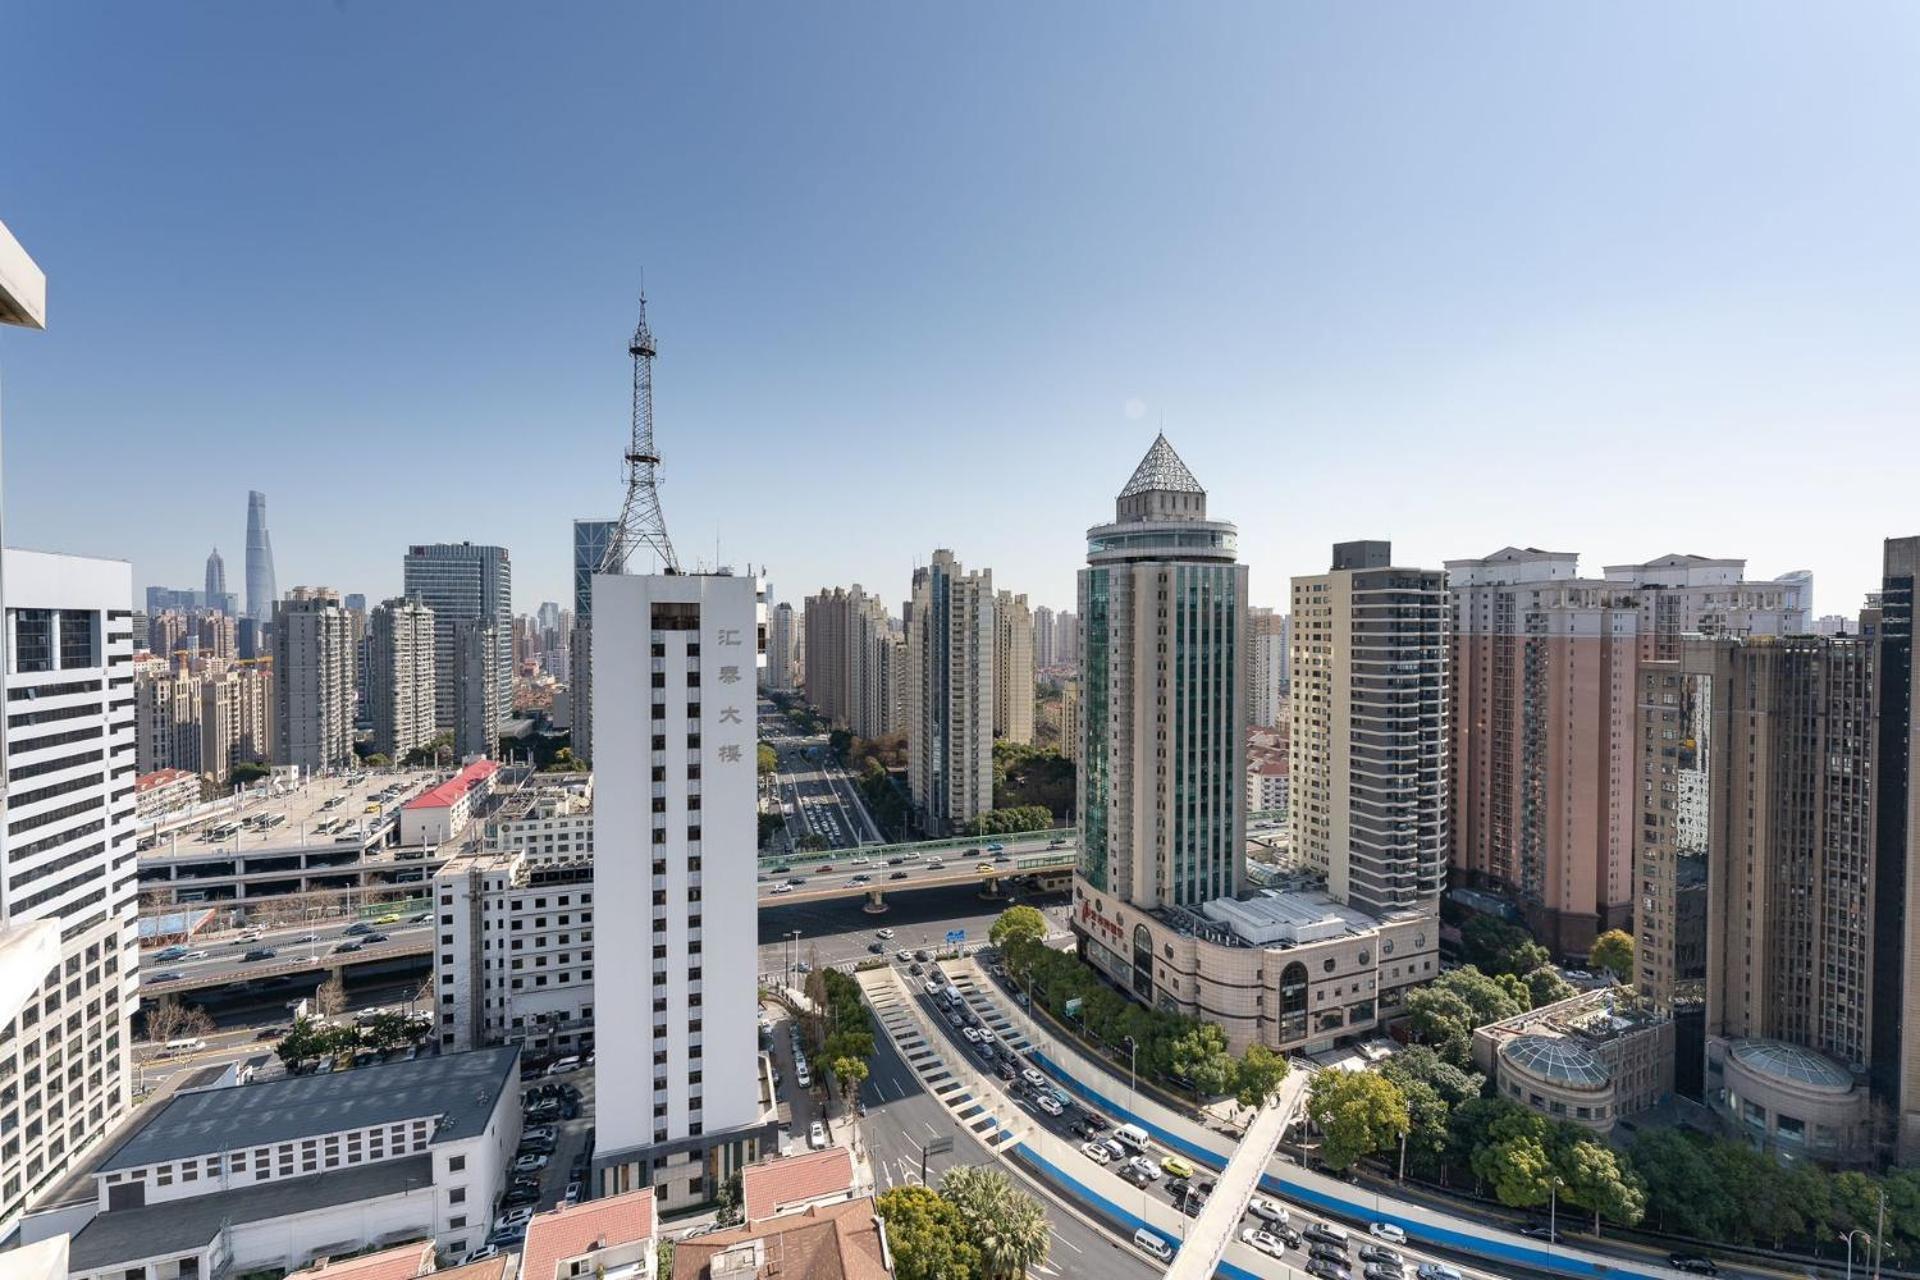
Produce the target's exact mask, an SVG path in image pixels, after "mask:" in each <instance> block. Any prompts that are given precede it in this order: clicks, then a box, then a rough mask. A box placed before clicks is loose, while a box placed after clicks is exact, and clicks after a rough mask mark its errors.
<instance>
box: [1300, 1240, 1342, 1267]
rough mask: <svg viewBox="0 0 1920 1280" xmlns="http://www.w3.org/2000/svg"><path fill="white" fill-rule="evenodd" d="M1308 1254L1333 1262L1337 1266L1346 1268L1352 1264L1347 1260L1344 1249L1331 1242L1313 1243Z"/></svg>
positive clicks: (1311, 1256)
mask: <svg viewBox="0 0 1920 1280" xmlns="http://www.w3.org/2000/svg"><path fill="white" fill-rule="evenodd" d="M1307 1256H1308V1257H1310V1258H1318V1259H1319V1260H1320V1261H1322V1262H1331V1263H1333V1264H1334V1265H1335V1266H1337V1267H1343V1268H1344V1267H1348V1266H1351V1265H1352V1264H1351V1263H1349V1262H1348V1261H1347V1255H1346V1253H1345V1252H1344V1251H1342V1250H1340V1249H1336V1248H1334V1247H1333V1246H1332V1245H1330V1244H1315V1245H1313V1246H1312V1247H1310V1248H1309V1249H1308V1250H1307Z"/></svg>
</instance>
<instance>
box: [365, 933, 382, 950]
mask: <svg viewBox="0 0 1920 1280" xmlns="http://www.w3.org/2000/svg"><path fill="white" fill-rule="evenodd" d="M360 941H361V942H362V943H364V944H366V945H367V946H369V947H371V946H373V945H374V944H375V943H379V942H385V941H387V935H386V934H384V933H370V934H368V935H367V936H366V937H364V938H362V939H360Z"/></svg>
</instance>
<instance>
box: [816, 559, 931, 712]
mask: <svg viewBox="0 0 1920 1280" xmlns="http://www.w3.org/2000/svg"><path fill="white" fill-rule="evenodd" d="M805 607H806V612H805V614H804V615H802V618H801V619H800V620H799V621H800V623H801V625H800V628H799V629H800V632H801V637H802V640H805V638H806V637H808V636H812V635H818V636H819V637H820V643H819V644H818V645H812V644H805V645H804V646H803V648H804V652H803V653H802V654H799V655H796V659H797V660H799V661H803V663H804V666H803V668H802V669H803V670H804V671H805V672H806V686H807V701H808V702H810V703H812V704H813V707H814V709H815V710H817V711H819V712H820V714H821V715H823V716H825V717H827V719H829V720H831V721H832V722H834V723H835V724H840V725H845V726H846V727H847V729H848V730H849V731H851V732H852V733H853V735H854V736H855V737H857V738H877V737H880V736H881V735H882V734H888V733H898V732H900V731H901V730H902V729H904V728H905V727H906V719H905V711H904V701H905V697H906V672H905V658H906V652H905V644H904V642H903V640H902V639H901V637H900V635H899V633H898V631H897V630H896V629H895V628H894V625H893V620H892V619H891V618H889V617H888V616H887V608H886V605H885V604H884V603H883V602H882V601H881V600H880V598H879V597H877V596H870V595H868V594H867V593H866V592H865V591H863V590H861V588H860V586H859V584H858V583H856V584H854V586H853V588H852V589H851V590H848V589H846V588H842V587H835V588H834V589H833V590H831V591H822V592H820V593H819V594H818V595H811V596H808V597H807V598H806V602H805Z"/></svg>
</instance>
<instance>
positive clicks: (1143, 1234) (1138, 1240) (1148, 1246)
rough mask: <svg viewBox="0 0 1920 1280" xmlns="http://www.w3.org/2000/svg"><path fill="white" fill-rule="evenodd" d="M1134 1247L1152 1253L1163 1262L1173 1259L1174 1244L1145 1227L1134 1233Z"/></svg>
mask: <svg viewBox="0 0 1920 1280" xmlns="http://www.w3.org/2000/svg"><path fill="white" fill-rule="evenodd" d="M1133 1247H1134V1248H1136V1249H1138V1250H1140V1252H1142V1253H1149V1254H1152V1255H1153V1256H1154V1257H1156V1258H1158V1259H1160V1261H1162V1262H1172V1261H1173V1246H1172V1245H1170V1244H1168V1243H1167V1242H1166V1241H1165V1240H1163V1239H1161V1238H1160V1237H1159V1236H1158V1235H1155V1234H1154V1233H1153V1232H1151V1231H1149V1230H1147V1229H1146V1228H1145V1227H1141V1228H1139V1229H1138V1230H1137V1231H1135V1232H1134V1233H1133Z"/></svg>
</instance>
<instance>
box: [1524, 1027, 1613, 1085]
mask: <svg viewBox="0 0 1920 1280" xmlns="http://www.w3.org/2000/svg"><path fill="white" fill-rule="evenodd" d="M1500 1056H1501V1057H1502V1058H1504V1059H1505V1060H1506V1062H1507V1065H1509V1066H1511V1067H1513V1068H1514V1069H1515V1070H1517V1071H1520V1072H1522V1073H1524V1074H1526V1075H1530V1076H1532V1077H1534V1078H1535V1079H1537V1080H1544V1081H1547V1082H1549V1083H1552V1084H1563V1085H1567V1086H1570V1087H1572V1088H1575V1089H1598V1088H1601V1087H1602V1086H1604V1085H1605V1084H1606V1083H1607V1066H1606V1064H1605V1063H1604V1062H1601V1061H1600V1059H1598V1058H1596V1057H1595V1056H1594V1055H1593V1053H1592V1052H1591V1051H1590V1050H1587V1049H1584V1048H1582V1047H1581V1046H1579V1045H1577V1044H1575V1043H1574V1042H1573V1041H1571V1040H1565V1039H1562V1038H1561V1037H1559V1036H1516V1037H1514V1038H1513V1039H1512V1040H1509V1041H1507V1043H1506V1044H1505V1045H1504V1046H1502V1047H1501V1050H1500Z"/></svg>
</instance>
